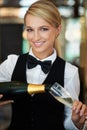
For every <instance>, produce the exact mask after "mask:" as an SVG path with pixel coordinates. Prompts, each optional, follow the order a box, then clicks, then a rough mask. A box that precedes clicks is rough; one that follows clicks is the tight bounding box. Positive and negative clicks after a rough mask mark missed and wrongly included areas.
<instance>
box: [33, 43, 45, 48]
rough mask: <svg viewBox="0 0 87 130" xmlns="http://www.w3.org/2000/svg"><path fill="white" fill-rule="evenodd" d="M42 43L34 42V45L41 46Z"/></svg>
mask: <svg viewBox="0 0 87 130" xmlns="http://www.w3.org/2000/svg"><path fill="white" fill-rule="evenodd" d="M43 43H44V42H34V45H35V46H37V47H39V46H41V45H42V44H43Z"/></svg>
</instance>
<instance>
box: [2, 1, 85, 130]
mask: <svg viewBox="0 0 87 130" xmlns="http://www.w3.org/2000/svg"><path fill="white" fill-rule="evenodd" d="M35 1H36V0H0V63H1V62H2V61H3V60H5V59H6V58H7V56H8V55H9V54H13V53H14V54H18V55H19V54H21V53H26V52H28V50H29V43H28V41H27V38H26V32H25V30H24V21H23V17H24V14H25V12H26V10H27V8H28V7H29V6H30V5H31V4H32V3H33V2H35ZM50 1H52V2H53V3H54V4H55V5H56V6H57V8H58V10H59V11H60V14H61V16H62V32H61V34H60V36H59V45H60V52H61V53H60V56H61V57H62V58H64V59H65V60H67V61H69V62H71V63H72V64H74V65H76V66H77V67H78V68H79V74H80V82H81V93H80V100H82V101H83V102H85V103H86V104H87V0H50ZM10 118H11V107H10V105H6V106H4V107H0V130H5V129H6V127H7V126H8V125H9V123H10Z"/></svg>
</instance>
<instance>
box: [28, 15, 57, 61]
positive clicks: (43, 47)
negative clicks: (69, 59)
mask: <svg viewBox="0 0 87 130" xmlns="http://www.w3.org/2000/svg"><path fill="white" fill-rule="evenodd" d="M26 30H27V38H28V41H29V44H30V46H31V47H32V50H33V53H34V54H35V55H36V56H37V57H38V58H40V59H43V58H46V57H47V56H50V55H51V54H52V53H53V46H54V41H55V38H56V36H57V35H58V33H59V29H57V28H55V27H53V26H52V25H50V24H49V23H48V22H46V21H45V20H44V19H42V18H40V17H37V16H33V15H30V14H28V15H27V16H26Z"/></svg>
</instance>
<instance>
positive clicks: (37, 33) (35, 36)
mask: <svg viewBox="0 0 87 130" xmlns="http://www.w3.org/2000/svg"><path fill="white" fill-rule="evenodd" d="M39 39H40V33H39V31H37V30H36V31H35V32H34V40H35V41H38V40H39Z"/></svg>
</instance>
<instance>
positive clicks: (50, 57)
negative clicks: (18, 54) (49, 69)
mask: <svg viewBox="0 0 87 130" xmlns="http://www.w3.org/2000/svg"><path fill="white" fill-rule="evenodd" d="M29 55H32V56H33V57H35V58H36V59H38V58H37V57H36V56H35V55H34V54H33V51H32V48H30V50H29ZM56 57H57V53H56V50H55V49H54V52H53V54H52V55H50V56H48V57H46V58H44V59H42V60H41V61H44V60H51V61H52V63H53V62H54V61H55V59H56ZM38 60H40V59H38Z"/></svg>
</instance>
